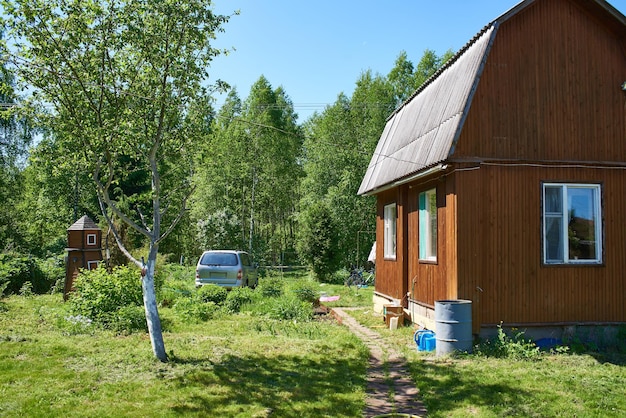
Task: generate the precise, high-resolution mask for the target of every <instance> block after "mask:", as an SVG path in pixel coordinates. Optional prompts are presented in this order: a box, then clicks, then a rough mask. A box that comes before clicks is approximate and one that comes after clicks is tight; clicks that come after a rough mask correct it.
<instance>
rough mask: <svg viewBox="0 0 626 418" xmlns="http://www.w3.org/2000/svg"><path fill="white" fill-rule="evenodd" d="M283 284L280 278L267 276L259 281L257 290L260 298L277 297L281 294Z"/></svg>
mask: <svg viewBox="0 0 626 418" xmlns="http://www.w3.org/2000/svg"><path fill="white" fill-rule="evenodd" d="M283 287H284V283H283V280H282V279H281V278H280V277H277V276H268V277H265V278H263V279H260V280H259V286H258V288H257V290H258V292H259V293H260V294H261V296H264V297H278V296H280V295H282V294H283Z"/></svg>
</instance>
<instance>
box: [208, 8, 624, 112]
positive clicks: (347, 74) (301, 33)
mask: <svg viewBox="0 0 626 418" xmlns="http://www.w3.org/2000/svg"><path fill="white" fill-rule="evenodd" d="M609 2H610V3H611V4H612V5H613V6H614V7H615V8H616V9H618V10H619V11H620V12H622V13H624V14H626V0H609ZM518 3H519V1H518V0H436V1H433V0H390V1H382V0H378V1H375V0H315V1H311V0H215V2H214V10H215V12H217V13H220V14H232V13H233V11H235V10H239V11H240V12H241V14H240V15H238V16H233V17H232V18H231V20H230V22H228V23H227V24H226V25H225V26H224V29H225V32H224V33H220V34H218V39H217V40H216V41H214V46H217V47H220V48H235V51H233V52H232V53H230V54H229V55H228V56H220V57H218V58H216V59H215V61H214V62H213V64H212V66H211V68H210V70H209V71H210V79H211V80H215V79H222V80H224V81H226V82H227V83H229V84H230V85H231V86H235V87H236V88H237V92H238V94H239V97H240V98H242V99H245V98H246V97H247V96H248V94H249V92H250V86H251V85H252V84H253V83H254V82H255V81H256V80H258V79H259V77H260V76H261V75H264V76H265V77H266V78H267V79H268V80H269V82H270V83H271V84H272V86H273V87H274V88H276V87H278V86H282V87H283V88H284V89H285V92H286V93H287V95H288V96H289V97H290V98H291V100H292V101H293V103H294V107H295V110H296V112H297V113H298V114H299V116H300V117H299V121H300V122H303V121H304V120H305V119H306V118H308V117H309V116H310V115H311V114H312V113H313V111H316V110H317V111H322V110H323V109H324V107H325V106H326V105H328V104H332V103H333V102H335V100H336V98H337V95H338V94H339V93H341V92H344V93H346V94H347V95H350V94H351V93H352V91H353V90H354V84H355V82H356V81H357V79H358V77H359V75H360V74H361V73H362V72H363V71H365V70H368V69H370V70H372V71H373V72H374V73H380V74H382V75H386V74H387V73H388V72H389V71H390V70H391V68H392V67H393V64H394V61H395V59H396V58H397V56H398V54H399V53H400V52H401V51H406V53H407V54H408V57H409V59H410V60H411V61H412V62H413V63H414V64H417V62H418V61H419V60H420V58H421V56H422V54H423V52H424V50H426V49H432V50H434V51H435V52H437V53H438V54H442V53H444V52H445V51H446V50H448V49H452V50H453V51H457V50H458V49H459V48H461V47H462V46H463V45H465V43H467V41H469V40H470V39H471V38H472V37H473V36H474V35H475V34H476V33H477V32H479V31H480V30H481V29H482V28H483V27H484V26H485V25H486V24H487V23H489V22H490V21H491V20H493V19H495V18H496V17H498V16H499V15H501V14H502V13H504V12H506V11H507V10H509V9H510V8H512V7H513V6H515V5H516V4H518ZM217 99H218V102H217V106H218V107H219V106H220V105H221V103H222V102H223V96H221V97H218V98H217Z"/></svg>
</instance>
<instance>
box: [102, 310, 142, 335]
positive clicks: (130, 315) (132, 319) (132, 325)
mask: <svg viewBox="0 0 626 418" xmlns="http://www.w3.org/2000/svg"><path fill="white" fill-rule="evenodd" d="M108 327H109V328H110V329H111V330H113V331H115V332H116V333H118V334H124V333H130V332H132V331H143V332H147V331H148V325H147V323H146V312H145V310H144V308H143V306H133V305H128V306H122V307H121V308H119V309H118V310H117V311H115V312H113V313H112V315H111V316H110V319H109V322H108Z"/></svg>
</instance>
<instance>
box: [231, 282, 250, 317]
mask: <svg viewBox="0 0 626 418" xmlns="http://www.w3.org/2000/svg"><path fill="white" fill-rule="evenodd" d="M254 293H255V292H254V290H252V289H250V288H249V287H236V288H234V289H233V290H231V291H230V292H229V293H228V296H226V301H225V302H224V309H225V310H226V311H227V312H230V313H237V312H240V311H241V307H242V306H244V305H247V304H250V303H252V301H253V300H254Z"/></svg>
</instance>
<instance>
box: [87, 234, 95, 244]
mask: <svg viewBox="0 0 626 418" xmlns="http://www.w3.org/2000/svg"><path fill="white" fill-rule="evenodd" d="M87 245H96V234H87Z"/></svg>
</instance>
